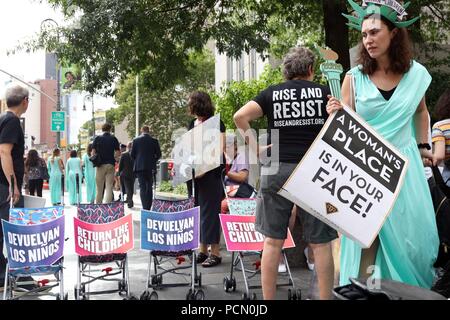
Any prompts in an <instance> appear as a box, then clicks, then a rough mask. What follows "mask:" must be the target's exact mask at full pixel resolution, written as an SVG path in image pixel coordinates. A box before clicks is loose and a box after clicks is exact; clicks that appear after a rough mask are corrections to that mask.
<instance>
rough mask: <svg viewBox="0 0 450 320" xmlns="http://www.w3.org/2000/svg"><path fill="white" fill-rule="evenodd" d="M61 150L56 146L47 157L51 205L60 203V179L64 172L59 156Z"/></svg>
mask: <svg viewBox="0 0 450 320" xmlns="http://www.w3.org/2000/svg"><path fill="white" fill-rule="evenodd" d="M60 156H61V150H59V149H58V148H56V149H54V150H53V154H52V156H51V157H50V158H48V163H47V168H48V173H49V175H50V180H49V182H48V184H49V188H50V198H51V201H52V205H54V206H56V205H58V204H61V193H62V192H61V191H62V190H61V179H62V176H63V172H64V163H63V161H62V160H61V158H60Z"/></svg>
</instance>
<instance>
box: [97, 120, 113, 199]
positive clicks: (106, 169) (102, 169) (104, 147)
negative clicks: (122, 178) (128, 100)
mask: <svg viewBox="0 0 450 320" xmlns="http://www.w3.org/2000/svg"><path fill="white" fill-rule="evenodd" d="M111 128H112V126H111V125H110V124H109V123H105V124H103V126H102V131H103V134H102V135H101V136H97V137H95V139H94V142H93V143H92V153H93V154H97V155H98V156H99V157H100V163H99V166H98V167H97V168H96V170H95V184H96V187H97V196H96V203H103V196H104V195H105V203H110V202H112V201H113V185H114V165H115V164H116V158H119V156H120V145H119V141H118V140H117V138H116V137H114V136H113V135H112V134H111Z"/></svg>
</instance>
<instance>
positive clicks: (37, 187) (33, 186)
mask: <svg viewBox="0 0 450 320" xmlns="http://www.w3.org/2000/svg"><path fill="white" fill-rule="evenodd" d="M47 179H49V177H48V171H47V165H46V164H45V160H44V159H42V158H41V157H39V154H38V152H37V151H36V150H35V149H31V150H30V151H28V155H27V159H26V160H25V180H26V181H28V190H29V192H30V195H31V196H34V195H35V194H36V195H37V196H38V197H42V187H43V185H44V180H47Z"/></svg>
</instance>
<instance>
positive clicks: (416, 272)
mask: <svg viewBox="0 0 450 320" xmlns="http://www.w3.org/2000/svg"><path fill="white" fill-rule="evenodd" d="M394 2H395V1H394ZM349 3H350V4H351V5H352V7H353V8H354V9H355V11H356V12H357V14H358V16H346V17H347V18H348V19H349V20H350V24H349V25H350V26H352V27H354V28H357V29H358V30H360V31H361V35H362V42H361V49H360V58H359V63H360V65H359V66H357V67H355V68H353V69H351V70H350V71H349V72H348V73H347V75H346V76H345V79H344V83H343V85H342V97H343V99H342V103H341V102H340V101H339V100H337V99H335V98H330V100H329V102H328V104H327V111H328V112H329V113H331V112H334V111H335V110H338V109H340V108H342V105H343V104H345V105H347V106H350V107H351V108H353V109H354V110H356V112H357V113H358V114H359V115H360V116H361V117H362V118H364V120H365V121H366V122H367V123H368V124H369V125H370V126H371V127H372V128H374V129H375V130H376V131H377V132H378V133H379V134H380V135H382V136H383V137H384V138H385V139H386V140H387V141H389V142H390V143H391V144H392V145H394V146H395V147H396V148H397V149H398V150H399V151H400V152H401V153H402V154H403V155H404V156H405V157H406V158H407V159H408V162H409V164H408V168H407V172H406V175H405V178H404V181H403V185H402V188H401V190H400V193H399V194H398V197H397V199H396V202H395V203H394V206H393V208H392V210H391V213H390V215H389V216H388V217H387V218H386V221H385V223H384V225H383V227H382V228H381V230H380V232H379V234H378V236H377V238H376V240H375V241H374V242H373V244H372V246H371V247H370V248H368V249H362V248H361V247H360V246H359V245H358V244H357V243H356V242H354V241H352V240H351V239H349V238H347V237H342V242H341V267H340V283H341V285H344V284H347V283H349V278H355V277H362V278H367V277H368V276H372V277H373V278H384V279H392V280H396V281H400V282H404V283H407V284H410V285H415V286H420V287H425V288H430V287H431V285H432V282H433V278H434V269H433V264H434V262H435V260H436V257H437V252H438V246H439V239H438V234H437V228H436V220H435V216H434V210H433V203H432V200H431V196H430V191H429V188H428V184H427V181H426V178H425V174H424V170H423V159H422V158H424V159H425V158H426V159H431V158H432V154H431V152H430V151H429V150H427V149H431V148H430V146H429V144H428V141H429V140H428V138H429V137H428V135H429V130H428V127H429V122H428V117H429V115H428V110H427V106H426V104H425V92H426V90H427V88H428V86H429V85H430V83H431V76H430V74H429V73H428V71H427V70H426V69H425V68H424V67H423V66H422V65H421V64H419V63H418V62H417V61H414V60H412V53H411V50H410V42H409V40H408V35H407V31H406V29H405V27H406V26H408V25H410V24H411V23H413V22H415V21H416V20H417V18H415V19H412V20H409V21H401V20H400V19H399V18H398V17H399V16H402V15H400V14H399V15H397V12H395V11H396V10H398V9H399V8H398V7H395V8H394V7H390V6H388V5H378V4H375V3H373V1H369V0H367V1H365V3H366V6H365V7H364V8H361V7H359V6H358V5H357V4H356V3H354V2H353V1H351V0H349ZM399 6H400V5H399ZM400 8H401V6H400ZM403 11H404V10H403ZM403 13H404V12H403ZM372 273H373V274H372Z"/></svg>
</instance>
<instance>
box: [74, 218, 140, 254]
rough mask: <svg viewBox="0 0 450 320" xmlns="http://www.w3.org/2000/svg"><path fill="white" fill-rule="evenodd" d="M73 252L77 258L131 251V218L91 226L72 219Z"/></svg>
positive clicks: (132, 245) (132, 244) (132, 243)
mask: <svg viewBox="0 0 450 320" xmlns="http://www.w3.org/2000/svg"><path fill="white" fill-rule="evenodd" d="M73 225H74V234H75V252H76V253H77V254H78V255H79V256H91V255H105V254H111V253H126V252H128V251H130V250H132V249H133V247H134V241H133V240H134V239H133V218H132V215H131V214H128V215H126V216H124V217H122V218H120V219H118V220H116V221H113V222H110V223H103V224H92V223H87V222H84V221H81V220H80V219H78V218H76V217H74V218H73Z"/></svg>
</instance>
